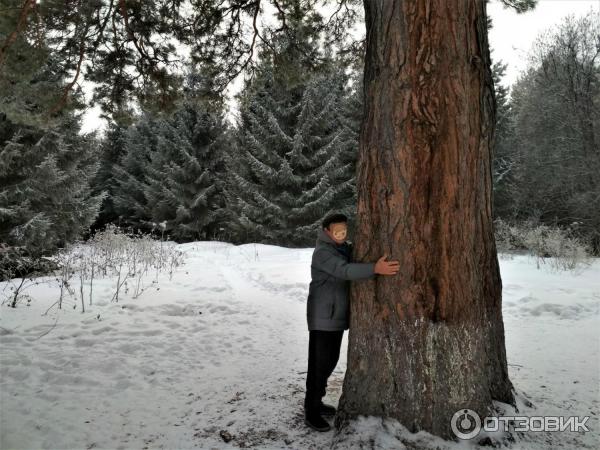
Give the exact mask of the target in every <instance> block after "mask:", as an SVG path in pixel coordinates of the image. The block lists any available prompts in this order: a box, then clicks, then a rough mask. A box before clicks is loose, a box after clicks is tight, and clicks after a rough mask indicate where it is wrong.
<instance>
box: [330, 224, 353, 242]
mask: <svg viewBox="0 0 600 450" xmlns="http://www.w3.org/2000/svg"><path fill="white" fill-rule="evenodd" d="M326 230H327V229H326ZM327 232H328V234H329V236H330V237H331V238H332V239H333V240H334V241H335V242H336V243H338V244H342V243H343V242H344V241H345V240H346V234H347V233H348V227H347V226H346V222H340V223H332V224H331V225H329V230H327Z"/></svg>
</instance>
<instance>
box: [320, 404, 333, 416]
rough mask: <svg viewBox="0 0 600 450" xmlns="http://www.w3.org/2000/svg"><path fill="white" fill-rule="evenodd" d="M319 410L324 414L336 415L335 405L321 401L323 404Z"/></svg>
mask: <svg viewBox="0 0 600 450" xmlns="http://www.w3.org/2000/svg"><path fill="white" fill-rule="evenodd" d="M319 412H320V413H321V415H322V416H333V415H335V407H333V406H331V405H327V404H325V403H321V405H320V406H319Z"/></svg>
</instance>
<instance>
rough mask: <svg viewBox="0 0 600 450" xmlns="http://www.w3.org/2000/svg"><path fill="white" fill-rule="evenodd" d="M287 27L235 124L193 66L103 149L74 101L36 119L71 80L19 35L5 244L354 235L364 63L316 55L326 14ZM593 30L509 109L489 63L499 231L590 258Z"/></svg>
mask: <svg viewBox="0 0 600 450" xmlns="http://www.w3.org/2000/svg"><path fill="white" fill-rule="evenodd" d="M7 16H8V15H4V16H3V19H2V20H0V31H1V34H4V35H6V34H7V33H8V30H9V29H10V27H11V26H12V25H11V24H12V22H11V21H10V20H9V18H8V19H7ZM286 19H287V23H286V25H287V31H286V33H284V34H281V33H279V34H273V35H272V36H269V35H267V39H265V41H264V42H261V43H259V44H257V52H258V62H257V65H256V68H255V70H254V71H253V73H252V76H251V77H248V78H246V80H245V82H244V86H243V88H242V90H241V91H240V93H239V94H238V95H237V103H238V105H239V106H238V111H237V114H236V119H235V123H233V124H231V123H229V122H228V121H227V120H226V112H227V105H226V102H225V99H224V98H223V96H222V94H221V93H220V91H219V90H218V89H215V86H214V83H215V82H216V81H215V80H217V77H215V76H214V74H215V73H216V69H215V68H214V67H212V66H210V65H207V64H205V63H203V64H191V63H190V65H189V66H187V69H186V72H185V74H184V75H183V76H182V77H183V82H182V83H181V89H182V95H181V96H180V99H179V100H178V101H177V102H175V103H174V106H173V107H172V108H169V109H165V110H164V111H161V110H159V109H156V108H147V109H144V108H143V107H142V110H141V111H138V112H135V111H134V110H133V109H129V108H128V107H127V106H125V105H120V106H119V107H118V108H116V109H114V110H113V111H112V113H111V115H110V116H109V119H110V120H109V124H108V127H107V129H106V132H105V133H104V135H102V136H98V135H96V134H87V135H83V134H81V133H80V127H81V111H82V110H83V107H84V106H83V105H84V102H83V95H82V93H81V90H75V91H74V92H73V93H72V94H71V96H72V98H73V99H72V101H70V102H69V104H68V105H69V107H67V108H63V109H62V110H61V112H60V114H57V115H56V116H55V117H54V118H53V122H52V123H50V124H48V123H42V122H41V120H38V113H39V111H41V110H43V107H44V106H45V105H47V104H48V103H51V102H55V101H56V96H57V95H59V93H60V92H62V91H63V89H64V87H65V85H66V83H67V82H68V81H67V80H64V79H63V78H61V77H59V76H57V75H56V74H55V73H54V67H55V64H54V63H53V61H52V58H50V57H48V56H47V53H45V52H43V51H41V50H40V49H39V48H38V47H35V48H34V47H33V46H32V45H31V44H30V43H29V41H28V40H27V38H26V36H25V35H20V36H17V37H16V40H15V41H14V42H13V44H12V47H11V52H9V53H8V54H7V55H5V58H6V61H5V63H4V64H2V65H1V66H0V75H1V77H0V90H1V91H2V96H1V97H2V100H1V101H0V138H1V143H0V242H2V243H4V247H7V246H8V247H21V248H25V249H27V251H28V252H29V253H30V254H35V255H42V254H48V253H51V252H53V251H54V250H55V249H56V248H59V247H61V246H64V244H65V243H66V242H70V241H72V240H74V239H76V238H78V237H82V236H83V237H85V236H87V235H88V234H89V233H90V232H91V231H94V230H96V229H102V228H104V226H105V225H107V224H108V223H114V224H119V225H121V226H126V227H131V228H132V229H134V230H135V229H140V230H144V231H152V232H155V233H156V234H157V235H162V236H164V237H168V238H169V239H173V240H175V241H177V242H186V241H192V240H211V239H221V240H227V241H229V242H233V243H245V242H262V243H268V244H274V245H282V246H288V247H309V246H311V245H313V244H314V241H315V238H316V231H317V230H318V229H319V227H320V223H321V221H322V219H323V218H324V217H325V216H326V215H327V214H329V213H332V212H338V211H341V212H344V213H345V214H346V215H348V216H349V217H350V220H351V222H350V231H351V232H352V227H353V223H352V222H353V218H354V216H355V205H356V186H355V172H356V170H355V167H356V157H357V148H358V135H359V132H360V123H361V119H362V86H361V81H362V74H361V68H362V66H361V58H360V57H358V58H354V59H352V61H354V63H350V62H349V60H348V59H346V58H343V57H340V56H339V55H337V56H334V55H333V52H332V51H331V50H330V48H329V47H328V46H324V45H323V38H322V36H321V34H320V33H321V31H320V30H322V28H323V27H322V25H323V24H322V20H323V18H321V17H320V16H318V15H314V14H308V12H307V11H304V10H302V8H300V7H298V8H297V9H295V10H294V11H293V13H292V14H288V15H287V16H286ZM599 27H600V20H599V18H598V16H597V15H588V16H586V17H582V18H580V19H577V20H575V19H573V18H567V19H565V21H563V23H562V24H561V25H560V27H559V28H558V29H557V30H555V32H554V33H553V34H547V35H545V36H543V37H541V38H540V39H539V40H538V42H537V43H536V45H535V47H534V48H533V52H532V61H531V63H530V66H529V68H528V70H527V71H526V72H525V73H523V74H522V76H521V77H520V78H519V80H518V81H517V82H516V83H515V84H514V85H513V86H512V89H511V92H510V95H509V91H508V88H507V87H506V86H503V84H502V76H503V75H504V72H505V69H506V65H503V64H502V63H501V62H499V61H498V62H496V63H495V64H494V65H493V73H494V78H495V88H496V99H495V100H496V107H497V111H496V112H497V123H496V134H495V149H494V155H493V181H494V203H493V211H494V215H495V217H496V218H501V219H502V220H504V221H506V222H509V223H520V222H525V221H528V222H530V223H539V224H545V225H555V226H560V227H564V228H566V229H568V230H569V231H570V232H572V233H574V234H575V235H577V236H579V237H581V238H583V239H586V240H587V241H588V242H589V243H590V245H591V247H592V248H593V250H594V251H595V253H596V254H600V177H599V174H600V142H599V138H598V135H599V133H600V113H599V105H600V84H599V83H600V82H599V74H600V57H599V56H598V53H599V52H600V47H599V46H598V39H599V36H600V32H599ZM17 55H20V56H18V57H17ZM358 55H359V56H360V50H359V52H358ZM492 57H493V55H492ZM141 104H142V106H143V103H141Z"/></svg>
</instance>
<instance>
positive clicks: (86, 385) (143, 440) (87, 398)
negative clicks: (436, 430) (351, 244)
mask: <svg viewBox="0 0 600 450" xmlns="http://www.w3.org/2000/svg"><path fill="white" fill-rule="evenodd" d="M179 248H180V249H181V250H184V251H185V252H186V253H187V259H186V265H185V266H183V267H180V268H179V269H178V271H177V272H176V273H175V274H174V276H173V279H172V280H171V281H169V279H168V276H161V277H160V283H159V290H156V288H155V287H154V286H151V287H148V289H147V290H146V291H145V292H144V293H143V294H142V295H141V296H140V297H139V298H137V299H134V298H132V296H131V293H128V294H125V295H124V296H123V297H122V299H121V300H120V301H119V303H114V302H113V303H111V302H110V301H109V300H110V298H111V296H112V283H113V281H114V280H99V281H98V282H97V283H96V284H95V287H94V293H95V297H94V305H93V306H91V307H89V309H88V308H86V313H85V314H81V313H80V312H79V311H80V309H79V308H80V305H79V301H74V300H68V301H66V302H65V304H64V306H63V310H61V311H60V313H59V314H58V322H57V325H56V327H55V328H54V329H53V330H52V331H50V332H49V333H48V334H46V335H45V336H44V337H41V338H39V339H36V338H37V337H38V336H39V335H40V334H42V333H44V332H46V331H47V330H48V329H49V327H50V326H52V325H53V324H54V321H55V317H56V313H55V310H54V309H53V310H52V312H51V313H49V315H48V316H42V315H41V314H42V313H43V312H44V311H45V310H46V309H47V308H48V307H49V306H50V305H51V304H52V303H53V302H54V301H55V300H56V298H57V293H58V290H57V288H56V287H55V286H54V287H48V286H44V285H40V286H35V287H33V288H31V290H30V291H29V293H30V295H31V296H32V297H33V298H34V299H35V300H34V301H32V306H30V307H27V306H25V304H20V305H19V306H18V307H17V308H16V309H12V308H7V307H6V306H4V307H2V308H0V326H1V327H2V328H0V448H2V449H4V448H22V449H33V448H53V449H66V448H69V449H80V448H81V449H84V448H85V449H105V448H106V449H129V448H166V449H175V448H181V449H184V448H185V449H187V448H202V449H212V448H219V449H226V448H240V447H254V448H261V449H269V448H273V449H275V448H293V449H308V448H329V447H330V446H331V438H332V436H333V432H328V433H315V432H313V431H311V430H309V429H307V428H306V426H305V425H304V423H303V417H302V402H303V398H304V385H305V377H306V373H305V372H306V366H307V356H308V331H307V328H306V317H305V314H306V309H305V308H306V303H305V302H306V295H307V291H308V283H309V281H310V258H311V255H312V249H310V248H308V249H285V248H281V247H275V246H268V245H259V244H256V245H254V244H247V245H242V246H237V247H236V246H233V245H231V244H227V243H219V242H195V243H190V244H183V245H180V246H179ZM500 263H501V271H502V279H503V285H504V289H503V292H504V300H503V302H504V303H503V304H504V320H505V330H506V343H507V354H508V362H509V364H510V365H509V371H510V376H511V380H512V381H513V384H514V385H515V387H516V388H517V390H518V391H519V392H521V393H524V394H526V395H527V397H528V398H529V399H530V400H531V401H532V402H533V403H534V405H535V407H534V408H523V410H522V411H521V413H522V414H526V415H542V414H562V415H567V414H568V415H580V416H583V415H592V420H590V421H588V426H590V428H592V429H594V430H595V433H588V434H586V435H578V434H574V433H545V434H543V435H542V434H540V433H529V434H526V435H525V436H523V437H522V440H521V441H520V442H519V446H517V447H515V448H527V449H533V448H539V449H543V448H572V449H579V448H597V447H598V443H599V442H598V434H597V433H598V413H599V398H598V386H599V385H600V384H599V382H600V380H599V373H600V372H599V370H598V369H599V366H598V365H599V362H600V341H599V332H598V330H599V329H600V326H599V325H600V322H599V317H600V316H599V305H600V283H599V282H598V280H599V279H600V276H599V275H600V261H598V260H597V261H595V262H594V266H593V267H591V268H589V269H587V270H586V271H585V272H583V273H582V274H578V275H574V274H569V273H564V272H563V273H549V272H547V271H543V270H537V269H536V268H535V264H534V263H533V262H531V261H529V260H527V258H522V257H517V258H514V259H512V260H501V261H500ZM77 287H78V285H77ZM1 288H2V284H1V283H0V290H1ZM73 305H74V306H76V308H77V309H76V310H74V309H73V308H72V307H73ZM98 315H99V319H98V318H97V316H98ZM346 350H347V333H345V335H344V340H343V342H342V350H341V355H340V362H339V363H338V366H337V368H336V371H335V372H334V374H333V376H332V378H330V383H329V387H328V395H327V397H326V399H325V400H326V401H327V402H329V403H332V404H334V405H335V404H337V400H338V398H339V394H340V390H341V384H342V380H343V375H344V371H345V368H346ZM221 430H226V431H227V432H228V433H230V434H231V436H232V440H231V441H230V442H229V443H225V442H224V440H223V439H222V437H221V436H220V434H219V433H220V431H221ZM403 443H404V444H403ZM411 443H416V444H418V445H421V446H423V447H424V448H428V447H429V448H435V446H436V445H439V446H440V447H442V448H450V447H451V448H464V447H465V446H468V445H467V444H468V443H466V442H463V443H462V446H460V445H451V444H450V443H444V442H443V441H440V440H438V439H436V438H434V437H433V436H430V435H428V434H426V433H418V434H415V435H411V434H409V433H407V432H406V430H405V429H403V428H402V427H401V426H398V425H397V424H396V425H394V424H393V423H391V422H382V421H381V420H377V419H365V420H359V421H357V423H356V426H355V433H354V434H353V435H347V436H342V437H340V439H339V440H338V442H337V445H336V446H335V448H361V447H360V446H361V445H362V446H364V447H363V448H405V446H410V445H411Z"/></svg>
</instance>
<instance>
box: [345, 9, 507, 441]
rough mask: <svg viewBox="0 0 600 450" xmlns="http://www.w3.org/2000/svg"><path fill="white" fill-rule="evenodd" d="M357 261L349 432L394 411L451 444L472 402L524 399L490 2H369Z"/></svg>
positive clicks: (485, 406) (485, 408) (481, 408)
mask: <svg viewBox="0 0 600 450" xmlns="http://www.w3.org/2000/svg"><path fill="white" fill-rule="evenodd" d="M365 11H366V26H367V50H366V64H365V80H364V81H365V86H364V89H365V97H364V101H365V112H364V117H363V126H362V130H361V136H360V149H359V162H358V173H357V188H358V209H357V233H356V236H355V242H356V244H355V245H356V248H355V254H354V257H355V259H356V260H357V261H374V260H376V259H377V258H378V257H379V256H381V255H382V254H383V253H386V252H387V253H388V255H390V258H391V259H398V260H399V261H400V273H399V274H398V275H396V276H378V277H377V278H376V279H374V280H366V281H361V282H358V283H354V284H353V286H352V288H351V294H350V297H351V298H350V301H351V313H350V316H351V317H350V331H349V350H348V369H347V372H346V378H345V380H344V385H343V392H342V397H341V399H340V406H339V411H338V415H337V417H336V421H335V422H336V425H337V426H338V427H341V426H343V424H344V423H346V421H347V419H349V418H352V417H355V416H357V415H359V414H363V415H376V416H387V417H394V418H397V419H398V420H400V422H401V423H403V424H404V425H405V426H406V427H408V428H409V429H410V430H412V431H417V430H426V431H429V432H431V433H434V434H437V435H439V436H442V437H445V438H452V437H453V434H452V431H451V428H450V418H451V417H452V415H453V414H454V413H455V412H456V411H457V410H458V409H460V408H470V409H473V410H475V411H477V412H478V413H479V414H480V415H481V416H482V417H483V416H485V415H487V414H488V413H489V412H490V411H491V410H490V407H491V406H492V400H493V399H496V400H500V401H503V402H508V403H514V398H513V393H512V385H511V383H510V381H509V379H508V373H507V366H506V354H505V346H504V326H503V323H502V310H501V290H502V284H501V280H500V273H499V267H498V258H497V254H496V247H495V243H494V235H493V223H492V205H491V195H492V192H491V189H492V180H491V170H490V166H491V159H490V153H491V150H492V149H491V145H492V142H493V134H494V117H495V100H494V95H493V84H492V83H493V81H492V74H491V69H490V56H489V49H488V41H487V28H486V12H485V2H484V1H483V0H453V1H448V0H365Z"/></svg>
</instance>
